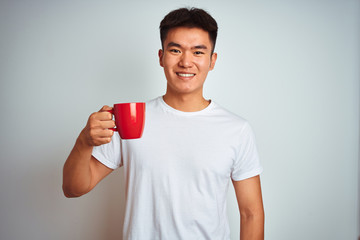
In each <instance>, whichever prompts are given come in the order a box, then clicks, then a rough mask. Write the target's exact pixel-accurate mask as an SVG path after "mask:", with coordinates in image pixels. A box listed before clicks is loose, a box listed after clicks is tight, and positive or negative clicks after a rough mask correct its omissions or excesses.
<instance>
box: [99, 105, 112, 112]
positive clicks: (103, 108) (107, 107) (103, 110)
mask: <svg viewBox="0 0 360 240" xmlns="http://www.w3.org/2000/svg"><path fill="white" fill-rule="evenodd" d="M112 109H113V108H112V107H109V106H107V105H105V106H103V107H102V108H101V109H100V110H99V112H108V111H111V110H112Z"/></svg>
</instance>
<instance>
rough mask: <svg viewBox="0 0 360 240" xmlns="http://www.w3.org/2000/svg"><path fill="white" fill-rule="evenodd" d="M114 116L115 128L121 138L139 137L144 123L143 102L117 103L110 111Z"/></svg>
mask: <svg viewBox="0 0 360 240" xmlns="http://www.w3.org/2000/svg"><path fill="white" fill-rule="evenodd" d="M110 112H111V113H112V114H114V116H115V124H116V128H113V130H114V131H118V132H119V134H120V137H121V138H122V139H136V138H141V136H142V133H143V131H144V124H145V103H143V102H139V103H117V104H114V109H113V110H112V111H110Z"/></svg>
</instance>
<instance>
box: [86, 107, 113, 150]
mask: <svg viewBox="0 0 360 240" xmlns="http://www.w3.org/2000/svg"><path fill="white" fill-rule="evenodd" d="M112 109H113V108H112V107H109V106H103V107H102V108H101V109H100V111H98V112H95V113H93V114H91V115H90V117H89V119H88V122H87V124H86V126H85V128H84V129H83V130H82V132H81V134H80V139H81V141H82V142H83V143H84V144H85V145H87V146H99V145H102V144H106V143H109V142H111V137H112V136H113V134H114V131H113V130H111V128H114V127H115V121H114V120H113V119H112V114H111V113H110V112H109V111H111V110H112Z"/></svg>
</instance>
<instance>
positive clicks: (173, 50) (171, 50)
mask: <svg viewBox="0 0 360 240" xmlns="http://www.w3.org/2000/svg"><path fill="white" fill-rule="evenodd" d="M170 52H172V53H180V50H178V49H170Z"/></svg>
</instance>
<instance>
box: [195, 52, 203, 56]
mask: <svg viewBox="0 0 360 240" xmlns="http://www.w3.org/2000/svg"><path fill="white" fill-rule="evenodd" d="M203 54H204V52H201V51H196V52H194V55H203Z"/></svg>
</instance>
